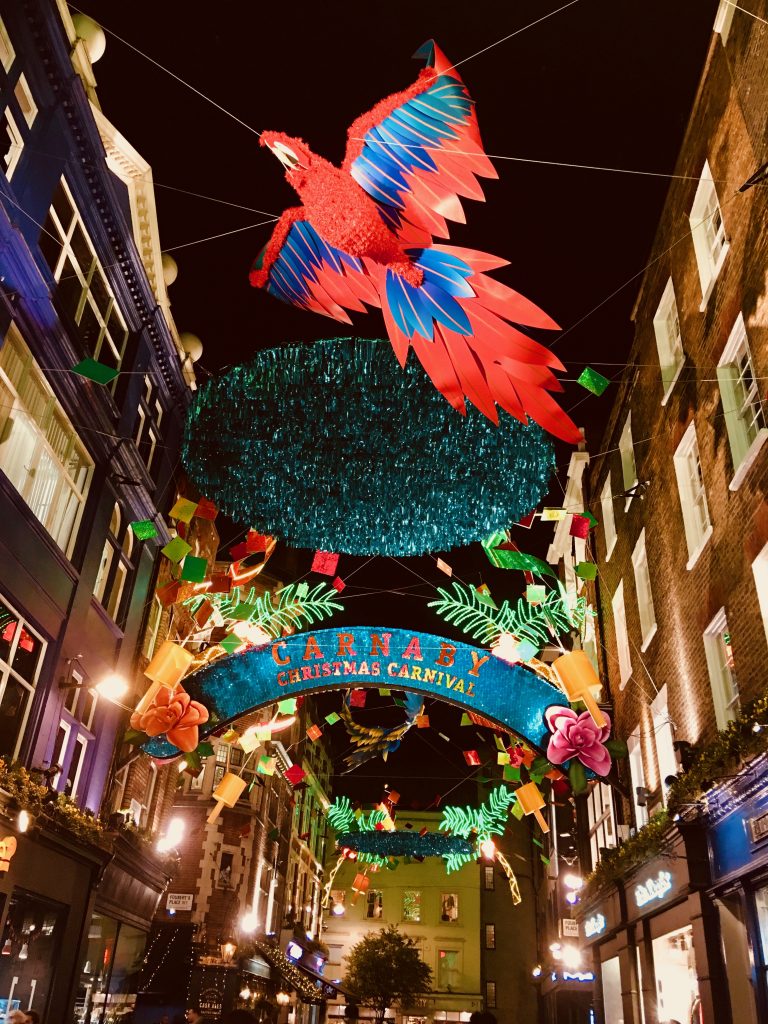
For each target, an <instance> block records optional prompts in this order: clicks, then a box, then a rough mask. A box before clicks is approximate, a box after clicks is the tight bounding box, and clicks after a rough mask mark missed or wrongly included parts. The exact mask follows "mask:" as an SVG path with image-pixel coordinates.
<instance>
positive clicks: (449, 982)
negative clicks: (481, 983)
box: [437, 949, 459, 992]
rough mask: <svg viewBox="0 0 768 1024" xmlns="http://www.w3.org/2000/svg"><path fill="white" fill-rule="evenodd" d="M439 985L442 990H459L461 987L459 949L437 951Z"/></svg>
mask: <svg viewBox="0 0 768 1024" xmlns="http://www.w3.org/2000/svg"><path fill="white" fill-rule="evenodd" d="M437 987H438V990H439V991H441V992H449V991H451V990H453V991H457V990H458V987H459V951H458V950H457V949H439V950H438V951H437Z"/></svg>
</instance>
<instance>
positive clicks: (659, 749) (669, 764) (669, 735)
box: [651, 684, 680, 807]
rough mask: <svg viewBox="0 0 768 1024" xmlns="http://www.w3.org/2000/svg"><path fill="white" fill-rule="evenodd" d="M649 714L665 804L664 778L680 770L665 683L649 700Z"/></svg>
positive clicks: (667, 787)
mask: <svg viewBox="0 0 768 1024" xmlns="http://www.w3.org/2000/svg"><path fill="white" fill-rule="evenodd" d="M651 716H652V720H653V742H654V746H655V748H656V766H657V768H658V770H659V783H660V785H661V799H662V802H663V803H664V806H665V807H666V806H667V793H668V792H669V786H668V785H667V784H666V782H665V779H667V778H668V777H669V776H671V775H677V773H678V771H679V770H680V769H679V768H678V765H677V758H676V756H675V747H674V743H675V727H674V722H673V721H672V719H671V718H670V716H669V699H668V693H667V686H666V684H665V685H664V686H662V688H661V689H660V690H659V692H658V693H657V694H656V696H655V697H654V699H653V701H652V702H651Z"/></svg>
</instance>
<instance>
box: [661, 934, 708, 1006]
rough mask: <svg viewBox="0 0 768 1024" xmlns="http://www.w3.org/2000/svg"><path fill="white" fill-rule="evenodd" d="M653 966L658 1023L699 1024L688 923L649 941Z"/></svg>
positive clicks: (697, 986) (694, 968)
mask: <svg viewBox="0 0 768 1024" xmlns="http://www.w3.org/2000/svg"><path fill="white" fill-rule="evenodd" d="M653 969H654V973H655V975H656V995H657V998H658V1019H659V1024H673V1022H674V1021H680V1022H682V1024H689V1022H690V1024H699V1021H700V1020H701V1019H702V1017H701V1000H700V998H699V985H698V982H697V980H696V963H695V959H694V953H693V928H692V927H691V926H690V925H687V926H686V927H685V928H680V929H679V930H678V931H675V932H669V933H668V934H667V935H661V936H659V938H658V939H654V940H653Z"/></svg>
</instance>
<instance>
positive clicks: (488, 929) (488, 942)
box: [485, 924, 496, 949]
mask: <svg viewBox="0 0 768 1024" xmlns="http://www.w3.org/2000/svg"><path fill="white" fill-rule="evenodd" d="M485 948H486V949H496V925H495V924H487V925H486V926H485Z"/></svg>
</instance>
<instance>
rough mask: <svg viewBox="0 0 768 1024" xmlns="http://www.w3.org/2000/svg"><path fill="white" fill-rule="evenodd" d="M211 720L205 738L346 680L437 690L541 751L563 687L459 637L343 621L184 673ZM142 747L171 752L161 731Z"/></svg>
mask: <svg viewBox="0 0 768 1024" xmlns="http://www.w3.org/2000/svg"><path fill="white" fill-rule="evenodd" d="M183 685H184V688H185V690H186V691H187V692H188V693H189V694H190V696H191V697H192V698H193V699H194V700H199V701H200V702H201V703H203V704H205V706H206V707H207V708H208V710H209V712H210V713H211V719H212V721H210V722H209V724H208V726H205V727H203V728H202V729H201V737H205V736H206V735H210V733H211V732H213V731H214V729H220V728H221V726H223V725H226V724H227V723H228V722H232V721H234V720H235V719H237V718H240V717H241V716H242V715H244V714H247V713H248V712H250V711H256V710H258V709H259V708H261V707H264V706H265V705H268V704H273V703H274V702H275V701H278V700H283V699H284V698H285V697H293V696H297V695H299V694H305V693H306V694H310V693H327V692H329V691H334V690H347V689H349V688H350V687H354V688H356V689H357V688H360V687H370V688H372V689H373V688H379V687H382V688H383V687H387V688H391V689H398V690H410V691H413V692H415V693H420V694H423V695H424V696H425V697H437V698H439V699H440V700H444V701H447V702H448V703H449V704H455V705H457V706H458V707H460V708H461V709H462V710H463V711H467V712H469V711H472V712H474V713H475V714H477V715H481V716H482V717H483V718H488V719H490V720H491V721H493V722H494V723H497V724H498V725H500V726H503V728H504V729H506V730H507V731H509V732H511V733H514V734H515V735H517V736H519V737H520V738H521V739H523V740H525V741H526V743H528V744H529V745H530V746H531V747H533V749H534V750H536V751H537V752H538V753H543V752H544V749H543V748H544V746H545V745H546V740H547V738H548V735H549V733H548V731H547V728H546V724H545V721H544V712H545V711H546V709H547V708H548V707H551V706H552V705H553V704H557V705H561V706H565V707H567V706H568V701H567V699H566V697H565V695H564V694H563V693H561V691H560V690H558V689H556V688H555V687H554V686H553V685H552V684H551V683H549V682H547V680H545V679H543V678H542V677H541V676H539V675H537V674H536V673H535V672H533V671H532V670H531V669H528V668H526V667H525V666H523V665H519V664H514V665H511V664H508V663H507V662H504V661H501V660H499V659H498V658H495V657H494V656H493V655H492V654H491V653H490V652H489V651H488V650H487V649H484V648H481V647H472V646H470V645H469V644H465V643H461V642H460V641H456V640H446V639H445V638H444V637H439V636H433V635H432V634H431V633H416V632H412V631H411V630H404V629H394V628H388V627H381V626H347V627H345V628H344V629H319V630H317V631H315V632H314V633H297V634H294V635H293V636H288V637H283V638H281V639H279V640H275V641H273V642H272V643H271V644H270V645H268V646H265V647H257V648H253V649H251V650H249V651H246V652H245V653H243V654H233V655H230V656H229V657H226V658H220V659H219V660H218V661H215V662H213V663H212V664H211V665H208V666H206V667H205V668H202V669H199V670H198V671H197V672H195V673H193V674H192V675H189V676H186V677H185V679H184V680H183ZM144 749H145V750H146V752H147V753H148V754H151V755H152V756H153V757H158V758H170V757H176V756H178V754H179V751H178V749H177V748H176V747H174V746H172V745H171V744H170V743H168V741H167V740H164V739H162V738H160V737H157V738H155V739H153V740H150V742H148V743H146V744H145V746H144Z"/></svg>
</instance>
